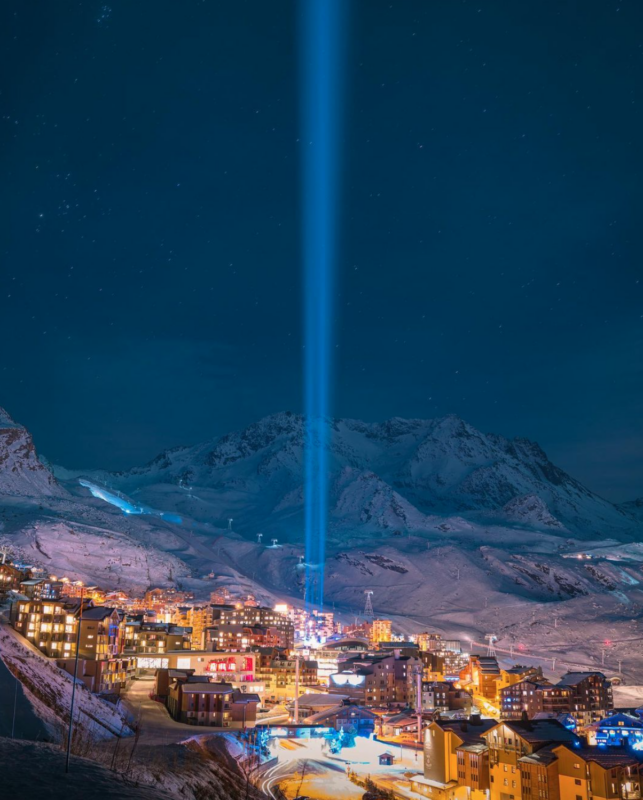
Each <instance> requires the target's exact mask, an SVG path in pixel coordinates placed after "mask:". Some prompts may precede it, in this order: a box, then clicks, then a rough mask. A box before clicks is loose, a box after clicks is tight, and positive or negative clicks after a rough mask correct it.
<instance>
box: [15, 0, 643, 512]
mask: <svg viewBox="0 0 643 800" xmlns="http://www.w3.org/2000/svg"><path fill="white" fill-rule="evenodd" d="M297 35H298V29H297V19H296V4H295V3H292V2H284V1H283V0H272V1H271V2H267V1H266V0H245V2H244V0H229V1H227V2H226V1H225V0H216V2H215V0H205V1H204V2H197V1H196V0H181V1H180V2H177V0H174V1H173V2H170V1H169V0H155V1H154V2H152V0H136V1H135V2H134V1H133V0H111V1H110V2H109V5H105V4H102V3H100V2H82V3H78V2H75V3H72V2H66V0H55V2H42V1H41V2H35V1H34V0H20V2H10V1H9V0H6V2H4V3H2V4H1V5H0V38H1V46H0V59H1V62H2V63H1V69H0V89H1V95H0V103H1V105H2V119H1V120H0V135H1V137H2V141H1V147H0V174H1V180H2V189H1V191H0V202H1V203H2V207H1V209H0V220H1V224H2V239H1V245H2V261H1V262H0V263H1V265H2V266H1V276H2V282H1V285H0V337H1V338H0V341H1V342H2V348H1V350H0V381H1V383H0V405H3V406H5V407H6V408H7V409H8V410H9V411H10V413H11V414H12V415H13V416H14V417H16V419H18V420H19V421H21V422H23V423H24V424H25V425H27V426H28V427H29V428H30V429H31V431H32V432H33V434H34V437H35V439H36V443H37V445H38V447H39V449H40V451H41V452H43V453H44V454H45V455H46V456H47V457H48V458H49V459H51V460H53V461H56V462H58V463H63V464H65V465H67V466H70V467H106V468H124V467H129V466H132V465H134V464H137V463H142V462H144V461H147V460H148V459H149V458H151V457H153V456H154V455H156V453H157V452H159V451H160V450H162V449H164V448H165V447H169V446H173V445H177V444H190V443H193V442H195V441H200V440H203V439H206V438H209V437H211V436H215V435H218V434H223V433H227V432H228V431H230V430H233V429H235V428H238V427H241V426H244V425H246V424H248V423H251V422H253V421H255V420H256V419H259V418H260V417H262V416H264V415H266V414H269V413H273V412H276V411H281V410H286V409H290V410H293V411H301V410H302V407H303V397H302V344H303V341H302V302H301V299H302V279H301V272H302V270H301V240H300V229H301V202H300V201H301V196H300V187H301V174H300V173H301V148H302V146H305V143H302V142H300V141H299V135H300V124H299V120H300V111H299V97H298V93H299V87H300V83H299V80H298V74H297V71H298V52H297ZM348 42H349V44H348V52H347V68H346V74H345V87H344V98H345V103H346V108H345V110H344V114H343V125H344V134H343V137H342V139H343V148H342V165H341V173H342V187H341V197H340V198H339V199H338V209H339V214H340V219H341V241H340V257H339V263H338V275H337V287H336V288H337V291H336V317H335V320H334V322H335V340H334V344H335V347H334V354H335V386H334V392H333V404H332V405H333V410H334V413H335V415H336V416H351V417H357V418H360V419H365V420H373V421H374V420H380V419H384V418H387V417H391V416H403V417H433V416H439V415H444V414H447V413H456V414H459V415H460V416H462V417H463V418H465V419H467V420H468V421H469V422H471V423H472V424H474V425H475V426H477V427H479V428H481V429H482V430H484V431H493V432H497V433H502V434H505V435H508V436H515V435H520V436H526V437H529V438H533V439H536V440H537V441H538V442H539V443H540V444H541V445H542V446H543V447H544V448H545V450H546V451H547V452H548V454H549V455H550V457H551V458H552V459H553V460H554V461H556V462H557V463H558V464H559V465H560V466H562V467H563V468H565V469H567V470H568V471H569V472H571V473H572V474H573V475H574V476H575V477H578V478H579V479H580V480H582V481H583V482H585V483H586V484H587V485H588V486H589V487H590V488H592V489H594V490H596V491H598V492H599V493H601V494H603V495H605V496H607V497H609V498H610V499H613V500H625V499H630V498H633V497H636V496H637V495H641V494H643V425H642V423H641V420H642V419H643V413H642V412H643V409H642V402H641V397H642V396H643V395H642V392H643V369H642V363H641V353H642V344H643V342H642V340H643V266H642V265H643V237H642V236H641V220H642V218H643V199H642V195H641V192H642V188H641V187H642V186H643V147H642V142H643V130H642V128H643V125H642V123H643V83H642V81H641V76H642V75H643V71H642V70H643V3H641V2H639V1H638V0H576V1H573V0H533V1H532V0H521V1H520V2H516V1H515V0H496V2H489V1H488V0H475V1H474V2H472V1H471V0H467V1H466V2H461V0H430V1H429V0H395V1H394V2H392V1H391V0H385V1H384V0H382V1H381V2H380V0H353V2H352V3H351V13H350V28H349V31H348Z"/></svg>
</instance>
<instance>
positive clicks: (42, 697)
mask: <svg viewBox="0 0 643 800" xmlns="http://www.w3.org/2000/svg"><path fill="white" fill-rule="evenodd" d="M0 658H1V659H2V661H3V662H4V664H5V665H6V666H7V668H8V669H9V671H10V672H11V673H12V675H14V676H15V677H17V678H18V679H19V680H20V682H21V684H22V687H23V691H24V693H25V696H26V697H27V699H28V700H29V702H30V703H31V704H32V706H33V708H34V711H35V712H36V714H37V716H38V717H39V718H40V719H41V720H42V721H43V722H44V724H45V726H46V728H47V730H48V733H49V736H50V739H51V740H52V741H62V739H63V736H64V735H65V731H66V726H67V725H68V722H69V710H70V707H71V692H72V686H73V678H72V676H71V675H69V674H68V673H67V672H64V671H63V670H61V669H59V668H58V667H57V666H56V664H55V662H53V661H51V660H50V659H48V658H46V657H45V656H43V655H42V653H40V651H39V650H37V648H35V647H33V645H31V644H30V643H29V642H27V641H26V640H24V639H23V638H22V637H21V636H20V635H19V634H18V633H16V631H14V630H13V628H11V627H10V626H9V625H6V624H2V625H0ZM74 724H75V725H76V726H78V728H79V730H81V731H82V732H83V735H84V736H86V737H88V738H89V739H91V740H92V741H95V742H99V741H106V740H111V739H114V737H116V736H127V735H129V734H130V733H131V731H130V729H129V728H128V726H127V725H126V724H125V720H124V718H123V716H121V714H120V713H119V711H118V709H117V707H116V706H114V705H112V704H111V703H107V702H106V701H104V700H101V699H100V698H99V697H97V696H96V695H94V694H92V693H91V692H89V691H88V690H87V688H86V687H85V686H84V685H83V684H82V683H81V682H80V681H79V682H78V683H77V686H76V695H75V698H74Z"/></svg>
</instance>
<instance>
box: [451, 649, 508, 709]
mask: <svg viewBox="0 0 643 800" xmlns="http://www.w3.org/2000/svg"><path fill="white" fill-rule="evenodd" d="M500 678H501V676H500V667H499V666H498V662H497V661H496V659H495V658H493V657H492V656H477V655H473V654H472V655H470V656H469V663H468V664H467V666H466V667H465V668H464V669H463V670H462V671H461V672H460V683H461V684H462V685H463V686H464V687H465V688H466V689H468V690H470V691H471V692H472V694H474V695H479V696H480V697H482V698H483V699H484V700H486V701H487V702H489V703H495V702H496V698H497V693H498V683H499V681H500Z"/></svg>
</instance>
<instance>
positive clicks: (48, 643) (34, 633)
mask: <svg viewBox="0 0 643 800" xmlns="http://www.w3.org/2000/svg"><path fill="white" fill-rule="evenodd" d="M38 594H40V591H39V590H38ZM78 610H79V604H78V603H63V602H61V601H59V600H58V601H50V600H40V599H38V600H35V599H24V600H19V601H17V602H15V603H13V604H12V606H11V622H12V624H13V627H14V628H15V629H16V630H17V631H18V633H20V635H21V636H24V637H25V639H28V640H29V641H30V642H31V643H32V644H34V645H35V646H36V647H37V648H38V649H39V650H40V651H41V652H43V653H44V654H45V655H46V656H48V657H49V658H64V657H68V656H72V655H74V654H75V653H76V635H77V631H76V626H77V619H76V613H77V612H78Z"/></svg>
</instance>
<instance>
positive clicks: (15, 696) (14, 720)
mask: <svg viewBox="0 0 643 800" xmlns="http://www.w3.org/2000/svg"><path fill="white" fill-rule="evenodd" d="M18 683H19V681H18V678H16V686H15V694H14V695H13V721H12V722H11V738H12V739H15V738H16V736H15V734H16V708H17V706H18Z"/></svg>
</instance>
